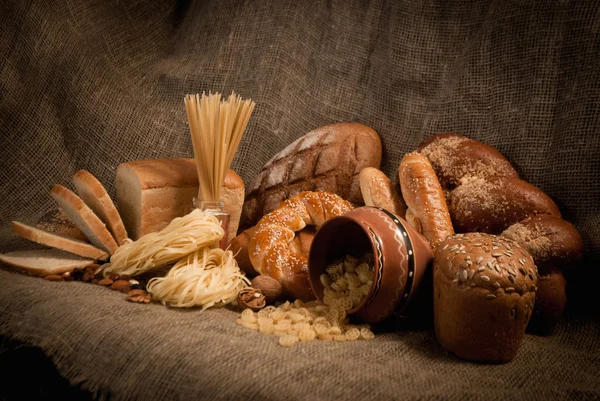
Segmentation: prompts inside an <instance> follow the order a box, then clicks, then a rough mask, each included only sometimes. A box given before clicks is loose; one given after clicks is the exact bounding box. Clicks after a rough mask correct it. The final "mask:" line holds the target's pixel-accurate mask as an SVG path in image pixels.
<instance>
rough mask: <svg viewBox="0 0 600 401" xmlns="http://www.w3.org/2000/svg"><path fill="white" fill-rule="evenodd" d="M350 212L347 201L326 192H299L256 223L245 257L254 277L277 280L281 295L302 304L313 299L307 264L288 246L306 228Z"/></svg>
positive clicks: (305, 259) (299, 254)
mask: <svg viewBox="0 0 600 401" xmlns="http://www.w3.org/2000/svg"><path fill="white" fill-rule="evenodd" d="M350 210H352V206H351V204H350V203H349V202H347V201H345V200H343V199H342V198H340V197H339V196H337V195H335V194H332V193H329V192H300V193H299V194H297V195H295V196H293V197H291V198H289V199H287V200H285V201H283V202H282V203H281V204H280V205H279V207H278V208H276V209H275V210H273V211H272V212H271V213H269V214H267V215H265V216H263V217H262V218H261V219H260V221H259V222H258V223H257V224H256V226H255V229H254V235H253V236H252V239H251V240H250V243H249V244H248V256H249V259H250V262H251V263H252V266H254V270H256V272H257V273H258V274H266V275H268V276H271V277H273V278H274V279H276V280H277V281H279V282H280V283H281V285H282V287H283V292H284V293H285V294H287V295H289V296H291V297H294V298H296V299H300V300H303V301H306V300H310V299H314V295H313V293H312V290H311V287H310V283H309V280H308V261H307V258H306V256H305V255H303V254H302V253H301V252H298V251H297V250H295V249H294V247H290V243H292V242H293V241H294V238H295V236H296V232H298V231H300V230H302V229H303V228H305V227H306V226H307V225H309V226H310V225H312V226H316V227H320V226H321V225H322V224H323V223H324V222H325V221H326V220H328V219H330V218H332V217H335V216H341V215H343V214H345V213H347V212H349V211H350Z"/></svg>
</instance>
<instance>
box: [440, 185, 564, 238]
mask: <svg viewBox="0 0 600 401" xmlns="http://www.w3.org/2000/svg"><path fill="white" fill-rule="evenodd" d="M447 202H448V209H449V210H450V215H451V216H452V223H453V224H454V228H455V229H456V231H457V232H462V233H465V232H477V231H479V232H485V233H489V234H500V233H501V232H502V231H504V230H505V229H507V228H508V227H509V226H510V225H512V224H514V223H517V222H519V221H521V220H524V219H526V218H527V217H530V216H534V215H537V214H549V215H552V216H556V217H560V211H559V209H558V206H556V204H555V203H554V201H553V200H552V199H551V198H550V197H549V196H548V195H546V194H545V193H544V192H543V191H542V190H540V189H539V188H537V187H535V186H533V185H531V184H529V183H527V182H525V181H523V180H521V179H519V178H516V177H507V176H494V177H488V178H483V177H477V176H468V177H464V178H462V179H461V181H460V185H459V186H458V187H456V188H455V189H454V190H452V192H450V195H449V197H447Z"/></svg>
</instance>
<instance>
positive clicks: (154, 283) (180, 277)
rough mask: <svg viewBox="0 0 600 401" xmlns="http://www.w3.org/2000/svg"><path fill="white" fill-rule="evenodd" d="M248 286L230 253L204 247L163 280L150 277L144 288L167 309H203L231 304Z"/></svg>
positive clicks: (173, 269)
mask: <svg viewBox="0 0 600 401" xmlns="http://www.w3.org/2000/svg"><path fill="white" fill-rule="evenodd" d="M249 284H250V281H249V280H248V279H247V278H246V277H245V275H244V273H243V272H242V271H241V270H240V268H239V267H238V265H237V262H236V261H235V259H234V257H233V252H231V251H224V250H222V249H220V248H208V247H206V248H202V249H200V250H198V251H196V252H194V253H192V254H190V255H188V256H187V257H185V258H183V259H181V260H180V261H179V262H177V263H176V264H175V266H173V267H172V268H171V270H170V271H169V272H168V273H167V275H166V276H165V277H155V278H152V279H151V280H150V281H149V282H148V285H147V286H146V289H147V290H148V292H149V293H150V294H151V296H152V299H153V300H155V301H161V302H162V303H164V304H167V305H169V306H176V307H182V308H189V307H192V306H201V307H202V310H205V309H207V308H210V307H212V306H222V305H226V304H229V303H231V302H233V301H234V300H235V299H236V298H237V296H238V293H239V291H240V290H241V289H243V288H244V287H247V286H248V285H249Z"/></svg>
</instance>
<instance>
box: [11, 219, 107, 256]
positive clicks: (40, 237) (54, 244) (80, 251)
mask: <svg viewBox="0 0 600 401" xmlns="http://www.w3.org/2000/svg"><path fill="white" fill-rule="evenodd" d="M12 230H13V232H14V233H15V234H17V235H19V236H21V237H23V238H25V239H27V240H29V241H33V242H37V243H38V244H42V245H46V246H48V247H50V248H57V249H62V250H63V251H67V252H70V253H73V254H75V255H79V256H83V257H85V258H91V259H96V260H98V259H100V260H106V259H107V258H108V254H107V253H106V252H104V251H103V250H102V249H98V248H96V247H95V246H93V245H90V244H88V243H85V242H83V241H79V240H76V239H73V238H69V237H67V236H65V235H60V234H56V233H51V232H49V231H44V230H40V229H38V228H35V227H31V226H28V225H27V224H23V223H20V222H18V221H13V222H12Z"/></svg>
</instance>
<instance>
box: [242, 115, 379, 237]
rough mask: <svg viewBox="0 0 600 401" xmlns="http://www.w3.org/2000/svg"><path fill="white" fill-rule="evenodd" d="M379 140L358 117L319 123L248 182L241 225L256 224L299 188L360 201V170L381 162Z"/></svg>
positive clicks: (356, 203) (373, 131)
mask: <svg viewBox="0 0 600 401" xmlns="http://www.w3.org/2000/svg"><path fill="white" fill-rule="evenodd" d="M380 163H381V140H380V139H379V135H378V134H377V132H376V131H375V130H373V129H372V128H370V127H367V126H365V125H362V124H358V123H338V124H331V125H327V126H324V127H320V128H317V129H315V130H313V131H311V132H309V133H308V134H306V135H304V136H302V137H301V138H299V139H297V140H296V141H294V142H293V143H291V144H290V145H289V146H287V147H286V148H285V149H283V150H282V151H281V152H279V153H277V154H276V155H275V156H273V158H271V160H269V161H268V162H267V163H266V164H265V166H264V167H263V169H262V170H261V171H260V172H259V174H258V175H257V177H256V179H255V181H254V183H253V184H252V186H251V187H250V192H249V193H248V196H247V197H246V201H245V203H244V209H243V215H242V226H245V227H247V226H250V225H253V224H255V223H256V222H257V221H258V220H259V219H260V218H261V217H262V216H264V215H266V214H267V213H269V212H271V211H273V210H274V209H275V208H277V207H278V206H279V204H280V203H281V202H282V201H284V200H286V199H288V198H291V197H293V196H294V195H296V194H298V193H300V192H303V191H325V192H330V193H335V194H337V195H339V196H340V197H342V198H343V199H346V200H348V201H350V202H352V203H353V204H355V205H362V203H363V200H362V196H361V193H360V183H359V173H360V171H361V170H362V169H363V168H365V167H376V168H379V165H380Z"/></svg>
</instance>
